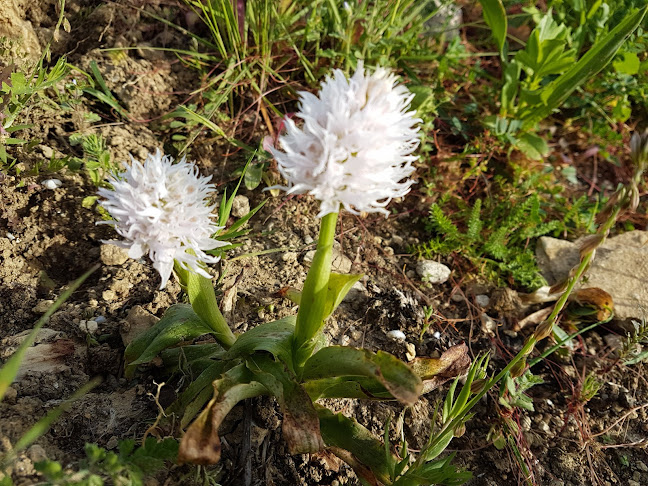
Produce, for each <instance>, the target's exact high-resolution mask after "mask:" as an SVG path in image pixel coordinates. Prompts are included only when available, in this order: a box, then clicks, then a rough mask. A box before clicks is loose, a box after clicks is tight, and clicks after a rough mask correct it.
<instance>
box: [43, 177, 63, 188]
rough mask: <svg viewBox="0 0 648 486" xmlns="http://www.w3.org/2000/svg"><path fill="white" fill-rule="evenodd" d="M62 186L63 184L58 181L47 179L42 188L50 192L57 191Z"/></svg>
mask: <svg viewBox="0 0 648 486" xmlns="http://www.w3.org/2000/svg"><path fill="white" fill-rule="evenodd" d="M62 185H63V183H62V182H61V181H60V180H58V179H47V180H45V181H43V186H44V187H45V188H47V189H51V190H54V189H58V188H59V187H61V186H62Z"/></svg>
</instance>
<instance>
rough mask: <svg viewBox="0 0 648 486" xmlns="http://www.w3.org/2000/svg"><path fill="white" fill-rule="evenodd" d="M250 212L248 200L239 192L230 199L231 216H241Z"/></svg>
mask: <svg viewBox="0 0 648 486" xmlns="http://www.w3.org/2000/svg"><path fill="white" fill-rule="evenodd" d="M249 212H250V200H249V199H248V198H247V197H246V196H243V195H241V194H239V195H238V196H236V197H235V198H234V201H232V216H234V217H235V218H242V217H243V216H245V215H246V214H248V213H249Z"/></svg>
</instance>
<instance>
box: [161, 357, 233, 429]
mask: <svg viewBox="0 0 648 486" xmlns="http://www.w3.org/2000/svg"><path fill="white" fill-rule="evenodd" d="M224 369H225V363H223V362H222V361H215V362H214V363H212V364H211V366H209V367H207V368H206V369H204V370H203V372H202V373H200V374H199V375H198V376H197V377H196V378H195V379H193V380H192V381H191V383H189V386H188V387H187V388H186V389H185V390H184V391H183V392H182V393H181V394H180V396H179V397H178V398H177V399H176V400H175V401H174V402H173V403H172V404H171V405H170V406H169V408H168V409H167V411H166V412H167V413H176V414H180V413H183V412H185V410H186V409H187V407H188V406H189V404H190V403H191V402H193V401H194V400H195V399H196V397H198V396H199V395H200V394H201V393H203V390H205V389H206V388H209V389H210V390H211V387H210V385H211V384H212V382H213V381H214V380H216V379H218V378H220V376H221V375H222V374H223V371H224ZM208 399H209V394H208V395H207V396H206V398H205V400H204V401H203V402H202V403H203V405H204V404H205V403H206V402H207V400H208ZM194 416H195V414H194V415H191V416H189V417H188V416H187V415H186V414H185V415H184V416H183V418H182V423H181V426H182V427H185V426H186V425H187V423H188V422H189V421H190V420H191V419H193V418H194Z"/></svg>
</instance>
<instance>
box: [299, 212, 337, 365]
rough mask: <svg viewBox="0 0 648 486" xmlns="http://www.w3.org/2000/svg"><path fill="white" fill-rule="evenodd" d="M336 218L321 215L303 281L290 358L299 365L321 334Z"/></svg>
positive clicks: (335, 215)
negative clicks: (316, 236)
mask: <svg viewBox="0 0 648 486" xmlns="http://www.w3.org/2000/svg"><path fill="white" fill-rule="evenodd" d="M337 218H338V213H329V214H327V215H326V216H324V217H323V218H322V222H321V224H320V234H319V239H318V240H317V250H316V251H315V256H314V257H313V262H312V264H311V267H310V270H309V272H308V275H307V276H306V282H304V289H303V290H302V294H301V301H300V305H299V311H298V312H297V323H296V325H295V341H294V343H293V359H294V360H295V364H297V365H298V366H301V365H302V364H303V363H304V362H305V361H306V360H307V359H308V358H309V357H310V356H311V354H313V350H314V349H315V346H316V344H317V337H318V336H319V335H320V334H321V331H322V327H323V326H324V319H325V318H326V316H325V315H324V314H325V307H326V295H327V291H328V282H329V278H330V276H331V261H332V259H333V240H334V239H335V227H336V224H337Z"/></svg>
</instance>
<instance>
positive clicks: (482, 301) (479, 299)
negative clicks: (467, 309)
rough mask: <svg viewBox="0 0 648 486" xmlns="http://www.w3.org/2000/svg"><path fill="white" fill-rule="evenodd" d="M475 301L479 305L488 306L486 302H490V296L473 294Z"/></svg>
mask: <svg viewBox="0 0 648 486" xmlns="http://www.w3.org/2000/svg"><path fill="white" fill-rule="evenodd" d="M475 303H476V304H477V305H478V306H480V307H488V304H490V298H489V297H488V295H477V296H475Z"/></svg>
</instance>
